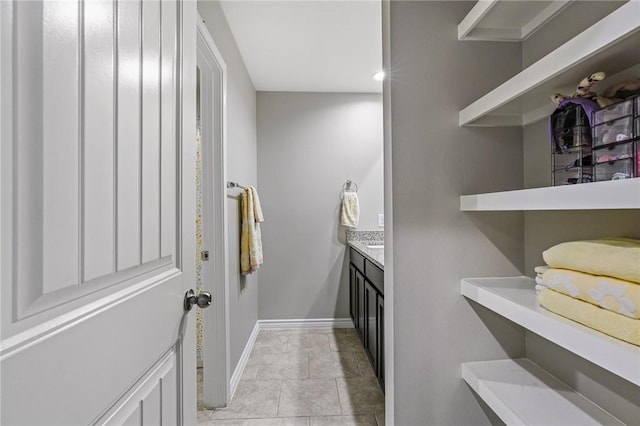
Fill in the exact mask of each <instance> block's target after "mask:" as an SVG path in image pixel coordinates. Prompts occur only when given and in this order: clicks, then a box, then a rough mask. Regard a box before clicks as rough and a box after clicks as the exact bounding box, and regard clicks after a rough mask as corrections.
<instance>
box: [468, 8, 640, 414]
mask: <svg viewBox="0 0 640 426" xmlns="http://www.w3.org/2000/svg"><path fill="white" fill-rule="evenodd" d="M569 3H570V2H562V1H544V2H534V1H517V2H510V1H500V0H480V1H478V2H477V4H476V5H475V7H473V9H472V10H471V11H470V12H469V13H468V15H467V16H466V17H465V18H464V19H463V21H462V22H460V24H459V25H458V38H459V40H492V41H519V40H524V39H526V38H527V37H528V36H530V35H531V34H533V33H534V32H535V31H536V30H538V29H541V28H543V27H544V25H545V24H546V23H547V22H548V21H549V20H551V19H552V18H554V17H555V16H557V15H558V14H560V13H561V12H562V10H563V9H564V8H565V7H566V6H567V5H569ZM609 10H610V9H609ZM566 15H569V13H567V14H566ZM560 18H561V19H565V18H564V16H561V17H560ZM567 19H570V18H567ZM638 46H640V1H629V2H627V3H624V4H622V5H621V6H620V7H619V8H617V9H615V10H614V11H613V12H611V13H609V14H608V15H607V16H604V17H603V18H602V19H600V20H599V21H598V22H596V23H595V24H593V25H592V26H591V27H589V28H588V29H586V30H584V31H582V32H581V33H579V34H577V35H576V36H574V37H573V38H572V39H571V40H569V41H567V42H566V43H564V44H562V45H561V46H559V47H558V48H556V49H555V50H553V51H552V52H551V53H549V54H547V55H546V56H544V57H542V58H541V59H539V60H538V61H537V62H535V63H533V64H532V65H530V66H529V67H527V68H525V69H524V70H522V71H521V72H519V73H518V74H516V75H515V76H514V77H512V78H510V79H509V80H507V81H506V82H504V83H503V84H501V85H499V86H498V87H496V88H494V89H493V90H491V91H489V93H487V94H485V95H484V96H482V97H480V98H479V99H477V100H476V101H475V102H473V103H471V104H470V105H468V106H467V107H466V108H464V109H462V110H461V111H460V112H459V125H460V126H480V127H482V126H484V127H510V126H526V125H528V124H532V123H535V122H537V121H540V120H542V119H545V118H548V117H549V115H550V114H551V113H552V111H553V110H554V109H555V105H553V104H552V103H551V102H550V101H549V96H550V95H552V94H553V93H568V92H572V91H573V90H575V87H576V84H577V83H578V82H579V81H580V80H581V79H583V78H584V77H587V76H589V75H591V74H592V73H594V72H596V71H604V72H606V73H607V75H608V78H607V81H608V82H609V83H610V84H613V83H615V82H620V81H624V80H629V79H632V78H636V77H637V75H638V72H639V71H640V48H638ZM616 209H640V178H634V179H626V180H619V181H608V182H597V183H588V184H580V185H567V186H557V187H548V188H533V189H522V190H514V191H504V192H493V193H481V194H472V195H463V196H461V197H460V210H461V211H466V212H474V211H558V210H616ZM534 288H535V282H534V280H533V279H531V278H528V277H507V278H468V279H463V280H462V281H461V293H462V295H464V296H465V297H466V298H467V299H469V300H473V301H474V302H476V303H478V304H480V305H483V306H484V307H486V308H488V309H489V310H492V311H493V312H495V313H497V314H499V315H501V316H503V317H505V318H507V319H509V320H511V321H513V322H514V323H516V324H518V325H520V326H521V327H523V328H524V329H525V330H526V331H527V332H532V333H535V334H537V335H539V336H541V337H543V338H544V339H546V340H548V341H550V342H553V343H555V344H556V345H558V346H560V347H562V348H564V349H565V350H567V351H569V352H572V353H573V354H576V355H577V356H579V357H581V358H583V359H585V360H587V361H589V362H591V363H593V364H595V365H598V366H599V367H601V368H602V369H604V370H606V371H608V372H610V373H611V374H613V375H615V376H618V377H620V378H622V379H624V380H627V381H628V382H630V383H632V384H634V385H635V386H640V347H637V346H634V345H631V344H628V343H625V342H623V341H621V340H618V339H614V338H612V337H610V336H607V335H605V334H603V333H600V332H598V331H595V330H593V329H590V328H588V327H585V326H583V325H581V324H579V323H577V322H574V321H571V320H568V319H566V318H563V317H562V316H560V315H556V314H554V313H551V312H549V311H547V310H546V309H544V308H542V307H541V306H540V304H539V302H538V298H537V295H536V292H535V289H534ZM461 373H462V378H463V379H464V380H465V381H466V382H467V383H468V384H469V386H470V387H471V388H472V389H473V390H474V391H475V392H476V393H477V394H478V396H479V397H480V398H482V399H483V400H484V401H485V402H486V403H487V404H488V405H489V407H491V408H492V409H493V410H494V411H495V412H496V414H497V415H498V416H499V417H500V418H501V419H502V420H503V421H504V422H505V423H506V424H518V425H522V424H525V425H545V426H546V425H564V424H581V425H582V424H584V425H589V424H622V423H621V422H620V421H619V420H617V419H616V418H615V417H613V416H612V415H611V414H609V413H607V412H606V411H603V410H602V409H601V408H599V407H598V406H597V405H596V404H594V403H593V402H591V401H589V400H588V399H587V398H585V397H584V396H582V395H580V394H579V393H577V392H576V391H574V390H573V389H571V388H570V387H568V386H567V385H566V384H564V383H562V382H560V381H559V380H558V379H556V378H555V377H553V376H551V375H550V374H549V373H547V372H546V371H544V370H543V369H541V368H540V367H538V366H537V365H535V364H534V363H533V362H531V361H530V360H528V359H519V360H510V359H508V360H494V361H482V362H470V363H464V364H463V365H462V372H461ZM578 389H580V387H578ZM590 396H591V397H592V398H594V400H597V401H598V403H602V402H603V401H605V400H603V399H599V397H598V396H597V394H595V393H591V394H590ZM606 405H607V404H605V406H606ZM608 408H609V409H611V410H616V411H614V414H618V415H620V416H621V418H624V417H623V416H627V418H628V416H629V411H628V410H622V409H620V410H619V407H616V406H615V404H614V405H612V406H611V407H608ZM618 410H619V411H618Z"/></svg>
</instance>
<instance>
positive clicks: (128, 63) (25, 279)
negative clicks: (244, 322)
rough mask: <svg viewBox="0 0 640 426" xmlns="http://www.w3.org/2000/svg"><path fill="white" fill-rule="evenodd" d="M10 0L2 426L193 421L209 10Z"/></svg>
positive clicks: (0, 249) (4, 102)
mask: <svg viewBox="0 0 640 426" xmlns="http://www.w3.org/2000/svg"><path fill="white" fill-rule="evenodd" d="M0 8H1V9H0V14H1V15H0V19H1V24H0V55H1V56H0V57H1V61H2V62H1V67H0V69H1V73H2V74H1V76H0V99H1V110H0V112H1V114H0V117H1V119H0V134H1V136H2V145H1V151H0V152H1V154H0V164H1V175H0V188H1V192H0V195H1V203H2V204H1V209H0V212H1V227H0V241H1V246H0V254H1V271H0V274H1V277H2V286H1V296H2V298H1V299H2V300H1V309H2V313H1V321H2V324H1V330H0V331H1V335H0V336H1V348H0V363H1V364H0V374H1V375H0V381H1V401H0V402H1V404H0V410H1V413H0V422H1V423H2V424H3V425H14V424H33V425H55V424H60V425H79V424H135V425H159V424H163V425H164V424H193V423H195V418H194V417H195V409H196V402H195V344H194V333H193V327H187V326H186V321H187V318H188V317H187V316H186V315H183V304H182V302H183V297H184V294H185V291H186V290H187V289H188V288H189V287H190V286H191V285H192V284H193V283H194V265H195V258H194V256H195V244H194V239H195V233H194V226H195V214H194V204H195V202H194V191H195V177H194V176H195V173H194V165H195V158H194V145H195V111H194V109H195V105H194V104H195V99H194V93H195V77H194V74H195V72H194V71H195V40H196V38H195V34H196V32H195V28H196V19H195V18H196V10H195V9H196V4H195V2H189V1H185V2H184V3H183V2H182V1H178V0H164V1H162V2H159V1H146V0H145V1H142V2H140V1H122V2H120V1H110V0H109V1H106V0H97V1H92V0H86V1H29V2H27V1H14V2H9V1H3V2H0ZM190 320H191V321H193V318H191V319H190ZM181 330H185V331H186V333H184V334H181Z"/></svg>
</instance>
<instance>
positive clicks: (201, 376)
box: [197, 368, 204, 382]
mask: <svg viewBox="0 0 640 426" xmlns="http://www.w3.org/2000/svg"><path fill="white" fill-rule="evenodd" d="M197 372H198V373H197V377H198V381H199V382H201V381H202V380H203V379H204V370H203V369H202V368H198V370H197Z"/></svg>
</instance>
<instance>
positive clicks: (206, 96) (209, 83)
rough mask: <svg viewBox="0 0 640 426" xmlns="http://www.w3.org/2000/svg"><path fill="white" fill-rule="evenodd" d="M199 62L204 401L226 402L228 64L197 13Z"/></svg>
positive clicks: (221, 404)
mask: <svg viewBox="0 0 640 426" xmlns="http://www.w3.org/2000/svg"><path fill="white" fill-rule="evenodd" d="M197 65H198V69H199V71H200V72H199V76H200V82H199V83H200V99H199V101H200V123H201V129H202V137H201V141H202V217H203V235H202V239H203V243H204V249H205V250H208V251H209V253H210V256H209V260H208V261H206V262H203V268H202V270H203V278H204V288H205V289H211V290H212V292H213V296H214V309H210V310H208V311H206V312H204V313H203V317H204V318H203V320H204V321H203V325H204V333H203V335H204V352H203V356H204V362H203V365H204V401H203V403H204V405H205V406H206V407H209V408H218V407H224V406H226V405H227V403H228V402H229V393H230V374H229V370H230V366H229V358H230V355H229V351H230V344H229V339H230V331H229V326H230V324H229V292H228V289H227V283H228V282H229V272H228V267H227V257H226V253H227V251H228V245H227V235H226V229H227V217H226V211H227V187H226V173H225V170H226V165H225V162H226V161H225V132H226V104H225V99H226V90H227V89H226V87H227V80H226V78H227V67H226V64H225V62H224V59H223V58H222V55H221V54H220V51H219V50H218V48H217V46H216V44H215V42H214V41H213V38H212V37H211V35H210V34H209V31H208V30H207V27H206V25H205V23H204V21H203V20H202V18H201V17H200V16H198V33H197Z"/></svg>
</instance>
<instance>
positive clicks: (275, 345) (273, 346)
mask: <svg viewBox="0 0 640 426" xmlns="http://www.w3.org/2000/svg"><path fill="white" fill-rule="evenodd" d="M288 339H289V335H287V334H281V333H264V332H262V331H261V332H260V334H258V337H257V338H256V341H255V343H254V344H253V350H252V351H251V353H252V354H254V353H271V354H274V353H276V354H277V353H283V352H286V351H287V341H288Z"/></svg>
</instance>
